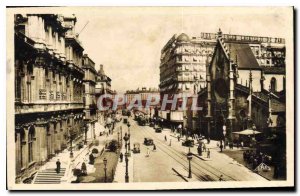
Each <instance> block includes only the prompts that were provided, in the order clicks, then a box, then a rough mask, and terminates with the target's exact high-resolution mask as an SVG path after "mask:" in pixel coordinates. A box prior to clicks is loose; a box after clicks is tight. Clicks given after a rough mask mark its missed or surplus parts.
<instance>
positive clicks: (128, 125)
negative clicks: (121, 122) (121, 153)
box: [127, 122, 130, 150]
mask: <svg viewBox="0 0 300 196" xmlns="http://www.w3.org/2000/svg"><path fill="white" fill-rule="evenodd" d="M127 127H128V137H129V142H128V145H129V146H128V150H130V128H129V127H130V123H129V122H128V123H127Z"/></svg>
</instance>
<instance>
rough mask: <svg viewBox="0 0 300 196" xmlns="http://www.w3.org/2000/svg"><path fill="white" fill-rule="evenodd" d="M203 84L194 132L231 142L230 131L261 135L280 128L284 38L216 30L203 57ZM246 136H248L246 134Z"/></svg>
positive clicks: (277, 130)
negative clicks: (229, 35)
mask: <svg viewBox="0 0 300 196" xmlns="http://www.w3.org/2000/svg"><path fill="white" fill-rule="evenodd" d="M206 66H207V67H206V82H207V85H206V87H205V88H202V89H201V91H200V92H199V93H198V105H199V106H200V107H203V110H201V111H199V112H198V123H199V126H198V127H199V129H200V130H199V132H200V133H201V134H202V135H205V136H206V137H207V138H211V139H215V140H223V139H225V138H226V140H228V142H229V143H230V142H232V141H233V138H234V137H233V136H234V135H235V134H234V133H238V132H240V131H243V130H247V129H248V130H249V129H250V130H253V133H255V131H257V132H259V133H261V134H262V135H264V136H267V135H270V134H271V133H273V132H277V133H278V132H283V133H284V132H285V66H286V65H285V44H284V40H283V39H280V40H279V39H274V40H273V39H270V40H266V42H265V43H264V44H262V42H261V41H260V40H238V39H236V38H232V39H228V38H227V39H224V38H223V35H222V32H221V30H220V31H219V32H218V38H217V43H216V47H215V50H214V53H213V54H212V55H211V56H210V57H209V58H208V59H207V63H206ZM249 137H250V136H249Z"/></svg>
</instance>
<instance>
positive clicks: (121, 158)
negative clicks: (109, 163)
mask: <svg viewBox="0 0 300 196" xmlns="http://www.w3.org/2000/svg"><path fill="white" fill-rule="evenodd" d="M120 162H123V153H122V152H121V153H120Z"/></svg>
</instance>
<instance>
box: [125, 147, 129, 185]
mask: <svg viewBox="0 0 300 196" xmlns="http://www.w3.org/2000/svg"><path fill="white" fill-rule="evenodd" d="M128 161H129V160H128V153H127V152H126V153H125V163H126V171H125V182H126V183H128V182H129V176H128Z"/></svg>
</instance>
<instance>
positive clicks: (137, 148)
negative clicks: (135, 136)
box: [132, 142, 141, 153]
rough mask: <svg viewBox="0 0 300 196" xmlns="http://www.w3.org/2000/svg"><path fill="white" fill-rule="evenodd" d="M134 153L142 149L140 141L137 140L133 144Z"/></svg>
mask: <svg viewBox="0 0 300 196" xmlns="http://www.w3.org/2000/svg"><path fill="white" fill-rule="evenodd" d="M132 151H133V153H140V152H141V150H140V143H138V142H136V143H134V144H133V150H132Z"/></svg>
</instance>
